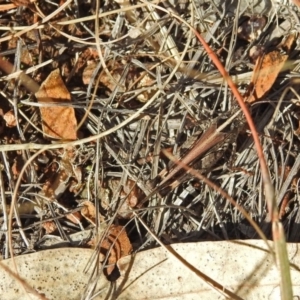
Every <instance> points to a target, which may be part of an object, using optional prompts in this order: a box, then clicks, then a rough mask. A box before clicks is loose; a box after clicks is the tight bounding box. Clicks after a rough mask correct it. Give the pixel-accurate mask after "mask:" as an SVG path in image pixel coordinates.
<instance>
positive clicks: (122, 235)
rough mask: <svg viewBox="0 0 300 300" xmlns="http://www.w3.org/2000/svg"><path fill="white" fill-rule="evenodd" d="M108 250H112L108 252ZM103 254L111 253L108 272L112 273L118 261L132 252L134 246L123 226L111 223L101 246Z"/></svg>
mask: <svg viewBox="0 0 300 300" xmlns="http://www.w3.org/2000/svg"><path fill="white" fill-rule="evenodd" d="M108 251H110V252H109V253H108ZM100 252H101V254H103V255H107V254H108V255H109V257H108V263H107V264H108V267H107V269H106V274H107V275H110V274H111V273H112V271H113V270H114V268H115V264H116V263H117V261H118V260H119V259H120V258H121V257H124V256H126V255H129V254H130V253H131V252H132V246H131V243H130V241H129V239H128V236H127V233H126V231H125V228H124V227H123V226H116V225H111V226H110V228H109V230H108V233H107V235H106V237H105V238H104V240H103V242H102V243H101V246H100Z"/></svg>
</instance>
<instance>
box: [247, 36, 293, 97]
mask: <svg viewBox="0 0 300 300" xmlns="http://www.w3.org/2000/svg"><path fill="white" fill-rule="evenodd" d="M294 40H295V35H292V34H291V35H290V36H289V37H288V38H287V39H286V40H285V42H284V43H283V44H282V45H281V48H283V49H285V50H287V51H289V50H290V48H291V46H292V44H293V42H294ZM288 57H289V55H288V54H282V51H281V50H279V49H276V50H273V51H271V52H269V53H267V54H265V55H263V56H261V57H260V58H258V59H257V60H256V64H255V67H254V70H253V73H252V78H251V85H252V86H253V91H252V92H251V94H250V96H249V97H248V98H247V99H246V102H249V103H253V102H255V101H257V100H259V99H261V98H262V97H263V96H265V95H266V94H267V92H268V91H269V90H270V89H271V88H272V86H273V84H274V82H275V80H276V78H277V76H278V74H279V73H280V71H281V70H282V68H283V66H284V64H285V62H286V61H287V59H288Z"/></svg>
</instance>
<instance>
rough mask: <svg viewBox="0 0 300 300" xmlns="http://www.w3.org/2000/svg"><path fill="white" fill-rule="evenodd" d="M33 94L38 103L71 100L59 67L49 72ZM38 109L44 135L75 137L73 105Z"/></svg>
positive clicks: (63, 137)
mask: <svg viewBox="0 0 300 300" xmlns="http://www.w3.org/2000/svg"><path fill="white" fill-rule="evenodd" d="M35 96H36V98H37V99H38V101H39V103H49V102H58V101H66V100H67V101H71V95H70V93H69V91H68V89H67V88H66V86H65V84H64V82H63V80H62V78H61V76H60V73H59V69H56V70H55V71H53V72H51V73H50V75H49V76H48V77H47V79H46V80H45V81H44V82H43V83H42V85H41V87H40V89H39V91H38V92H37V93H36V94H35ZM40 111H41V115H42V121H43V131H44V133H45V134H46V135H48V136H51V137H52V138H56V139H66V140H75V139H76V137H77V135H76V128H77V121H76V118H75V112H74V108H73V107H64V106H51V107H40Z"/></svg>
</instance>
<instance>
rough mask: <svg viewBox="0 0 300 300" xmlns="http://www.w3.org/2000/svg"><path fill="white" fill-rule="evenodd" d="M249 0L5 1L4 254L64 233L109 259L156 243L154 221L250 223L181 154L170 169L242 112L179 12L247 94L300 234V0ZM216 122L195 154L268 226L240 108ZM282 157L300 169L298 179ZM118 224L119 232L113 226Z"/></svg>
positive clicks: (177, 226)
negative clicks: (250, 1)
mask: <svg viewBox="0 0 300 300" xmlns="http://www.w3.org/2000/svg"><path fill="white" fill-rule="evenodd" d="M254 2H255V5H251V6H250V5H249V6H247V5H246V4H245V2H243V1H241V3H240V5H239V6H238V8H239V9H238V10H237V9H236V8H237V7H236V3H235V4H233V3H229V2H228V3H227V2H224V1H214V2H213V3H212V2H211V1H203V2H201V3H194V2H193V1H192V2H191V3H189V2H188V1H180V2H178V4H176V3H174V2H173V1H164V2H162V3H160V5H161V6H160V8H161V9H159V8H157V7H154V6H152V5H151V4H149V3H145V2H144V1H136V2H135V1H134V3H132V4H128V3H127V2H125V1H112V2H110V1H108V2H107V3H106V4H105V5H103V6H102V5H101V6H100V7H98V10H97V5H96V4H95V5H94V4H91V3H90V2H84V3H82V4H80V5H79V6H77V5H78V3H77V2H74V3H73V2H72V1H52V2H46V1H45V2H44V1H43V2H42V3H37V2H33V3H29V1H25V2H23V1H14V6H17V8H16V9H15V10H11V8H7V7H6V6H5V8H4V10H2V9H1V6H2V5H0V14H1V18H0V19H1V21H0V28H1V30H3V32H4V34H3V35H2V36H1V37H0V42H1V49H0V55H1V60H0V69H1V70H2V74H1V76H2V80H1V82H0V84H1V99H2V101H1V107H0V108H1V110H2V111H3V113H2V114H1V116H0V117H1V124H0V125H1V126H0V129H1V130H0V142H1V145H0V150H1V157H0V159H1V169H2V172H1V176H0V192H1V212H2V219H1V222H2V223H1V227H2V233H1V234H2V238H1V244H0V245H1V249H2V255H3V258H4V259H7V258H9V257H11V256H12V255H24V254H27V253H30V252H34V251H37V252H39V251H41V250H46V249H50V248H55V247H60V246H61V245H64V246H68V247H78V246H81V247H87V248H90V247H95V250H96V252H97V253H101V255H104V256H105V259H104V262H103V265H104V267H105V268H106V269H107V268H108V269H109V268H111V265H114V264H115V263H116V262H117V260H118V259H119V258H120V257H121V256H120V255H119V254H118V253H121V252H122V250H120V249H122V247H124V249H125V248H126V249H127V250H126V251H123V252H124V253H123V254H124V255H127V254H129V253H130V252H131V251H140V250H143V249H149V248H153V247H155V246H156V245H157V244H156V241H155V240H154V238H153V234H155V235H157V236H158V237H159V238H160V239H161V241H162V242H163V243H166V244H169V243H174V242H191V241H197V242H199V241H215V240H224V239H249V238H254V237H257V234H256V233H255V231H254V230H253V228H252V227H251V226H250V224H249V223H248V222H247V221H246V219H245V218H244V216H243V215H242V214H241V212H240V211H239V210H237V209H236V207H234V206H233V205H232V204H230V202H229V201H228V200H227V199H226V198H224V197H222V196H221V194H220V193H219V192H218V191H216V190H215V189H213V188H212V187H211V186H209V185H207V184H205V183H204V182H202V181H199V180H197V179H196V178H194V177H193V176H191V175H190V174H188V172H185V171H184V170H183V169H180V170H179V171H178V172H176V173H171V172H172V170H174V168H176V159H182V158H183V157H185V156H186V155H187V153H189V152H190V151H191V150H193V146H194V145H195V141H197V140H199V139H200V138H201V136H202V137H203V136H204V137H205V134H208V133H211V132H212V133H214V130H217V129H218V128H220V126H222V124H225V123H226V121H227V120H228V119H230V117H231V116H233V115H234V114H235V113H237V112H238V107H237V105H236V104H235V99H234V97H233V95H232V93H231V91H230V90H229V89H228V88H227V86H226V85H225V84H224V79H223V78H222V77H221V76H220V75H219V73H218V72H217V71H216V68H215V67H214V65H213V64H212V63H211V61H210V59H209V57H208V55H207V53H206V52H205V51H204V49H203V47H202V46H201V45H200V44H199V42H198V41H197V40H196V39H195V37H194V35H193V34H192V32H191V31H190V30H189V29H188V27H187V26H186V25H185V24H184V23H182V22H180V21H179V20H178V19H177V18H175V17H174V15H176V16H180V17H181V18H182V19H184V20H185V21H186V22H188V23H189V24H191V25H192V26H193V27H195V28H197V30H198V31H199V32H200V33H201V34H202V35H203V36H204V37H205V40H206V41H207V42H208V43H209V45H210V46H211V48H212V49H213V51H214V52H215V53H216V54H217V55H218V57H219V58H220V59H221V61H222V62H223V64H224V65H225V66H226V69H227V70H228V72H229V73H230V75H231V76H232V78H233V79H234V81H235V83H236V85H237V86H238V88H239V90H240V92H241V93H243V94H244V95H245V99H246V97H249V95H251V96H250V98H249V100H248V102H249V107H250V108H251V114H252V117H253V119H254V122H255V124H256V126H257V130H258V132H259V133H260V138H261V143H262V145H264V149H265V155H266V157H267V161H268V164H269V168H270V174H271V176H272V178H273V184H274V186H275V189H276V191H277V194H280V195H281V199H282V201H280V203H278V207H279V208H281V216H282V222H283V224H284V226H285V229H286V234H287V240H288V241H290V242H298V239H299V238H298V234H297V232H298V224H299V209H298V190H297V184H293V185H292V183H291V182H292V180H294V181H293V182H295V180H296V179H297V178H298V175H299V174H298V172H299V170H298V167H297V166H298V163H297V161H298V159H297V153H298V148H299V134H298V133H297V132H299V128H298V127H299V112H298V109H299V103H298V102H299V96H298V86H297V85H293V81H294V80H295V78H296V77H297V72H298V63H299V62H298V60H297V55H298V53H299V45H298V39H297V32H298V31H297V25H295V24H299V14H300V13H299V11H298V8H297V7H296V6H294V5H292V4H289V5H288V6H283V5H282V4H281V3H280V2H278V1H263V3H262V2H261V1H254ZM129 5H131V6H129ZM5 9H6V10H5ZM167 12H169V13H167ZM39 20H40V22H39ZM95 20H97V21H95ZM11 24H13V25H11ZM95 36H97V38H95ZM290 36H293V37H294V40H293V42H292V43H291V44H290V46H289V48H288V49H287V48H286V47H283V46H282V45H283V44H284V41H285V40H286V39H288V37H290ZM12 39H13V42H9V41H10V40H12ZM25 54H26V55H25ZM21 71H22V72H21ZM7 76H8V77H7ZM291 87H292V88H291ZM139 109H140V110H141V112H140V113H138V114H137V115H136V117H135V118H134V119H133V120H131V121H130V122H129V123H128V124H125V125H124V126H122V127H120V128H118V129H117V130H115V129H114V128H115V127H116V126H119V125H120V124H123V122H124V123H126V121H127V120H129V119H130V117H131V116H132V115H133V114H135V113H137V111H138V110H139ZM240 115H241V114H240ZM104 132H108V134H107V135H106V136H105V137H102V138H100V139H98V138H96V136H97V135H99V134H101V133H104ZM221 134H222V135H219V137H220V138H219V139H217V140H216V141H212V144H211V145H210V147H208V149H206V148H205V150H204V151H202V152H203V153H202V155H201V157H195V158H193V159H191V161H189V162H188V163H189V166H190V167H192V168H194V169H196V170H198V171H199V172H200V173H201V174H203V175H205V176H206V177H207V178H209V179H210V180H211V181H213V182H214V183H215V184H217V185H218V186H219V187H221V188H222V189H223V190H225V191H227V192H228V194H229V195H231V196H232V197H233V198H234V199H235V200H236V201H237V202H238V204H239V205H241V206H242V207H243V208H244V209H245V210H246V211H247V212H248V213H249V214H250V215H251V217H252V219H253V220H254V221H256V222H257V223H258V224H259V226H260V227H261V228H262V229H263V232H264V233H265V235H266V236H267V237H268V238H271V236H270V233H269V229H270V222H269V216H268V211H267V209H266V203H265V200H264V194H263V189H262V188H261V180H262V179H261V173H260V170H259V168H258V158H257V154H256V152H255V151H254V150H253V142H252V138H251V135H249V132H248V131H247V126H245V121H244V120H243V118H242V116H239V117H237V118H236V119H233V120H232V121H231V123H230V124H228V125H226V126H225V125H224V128H223V131H222V132H221ZM216 136H218V135H216ZM223 136H224V138H223ZM93 137H95V138H93ZM221 137H222V138H221ZM225 137H226V138H225ZM85 138H91V139H90V141H89V142H86V143H85V142H83V141H82V140H83V139H85ZM72 140H73V141H74V140H75V141H76V145H75V146H74V144H72V143H70V142H69V143H68V141H72ZM77 141H78V143H77ZM81 141H82V142H81ZM214 142H215V143H214ZM20 145H21V146H20ZM56 145H57V146H56ZM17 146H18V149H19V150H16V148H17ZM5 147H6V148H5ZM39 147H40V148H41V147H43V151H41V152H40V153H39V152H37V149H38V148H39ZM5 149H6V150H5ZM7 149H9V151H7ZM165 149H168V150H169V151H170V152H171V153H172V154H173V155H174V157H175V158H174V162H173V163H172V162H170V161H169V159H167V157H166V156H165V155H164V154H163V151H164V150H165ZM34 155H36V158H34V159H32V161H31V160H30V159H31V158H33V156H34ZM28 161H30V163H28ZM186 161H187V160H186ZM293 166H295V168H294V169H297V170H296V171H295V170H294V169H293ZM296 167H297V168H296ZM23 168H25V172H24V173H23V175H22V177H21V178H20V182H18V181H17V180H18V178H19V177H20V174H21V173H20V172H21V171H22V169H23ZM287 169H293V170H294V171H293V178H292V179H291V178H289V179H287V177H288V176H286V170H287ZM170 173H171V174H173V175H174V176H173V177H172V178H169V177H170V176H169V177H168V174H170ZM165 178H167V180H165V181H164V179H165ZM286 180H289V181H288V182H286ZM285 182H286V184H285ZM162 191H163V192H162ZM14 192H15V194H16V201H17V202H16V208H17V209H16V212H17V214H16V215H13V219H12V226H11V228H10V229H9V230H10V231H11V237H10V235H9V234H8V233H7V229H8V228H9V226H8V225H9V222H8V221H9V220H8V214H9V213H10V212H11V203H12V202H13V200H14V199H13V197H14V196H13V193H14ZM283 199H284V202H283ZM22 207H23V208H24V209H22ZM137 215H138V217H139V218H141V219H142V220H143V221H144V222H145V223H146V224H147V226H148V228H151V232H150V231H149V230H148V229H146V228H145V226H143V224H142V223H141V222H140V221H139V218H138V217H137ZM113 228H115V229H116V228H118V230H120V231H118V232H114V233H113V234H112V233H111V230H112V229H113ZM125 231H126V238H125V237H124V239H123V240H122V241H121V239H118V238H117V236H118V234H120V235H121V233H120V232H122V234H123V232H124V234H125ZM76 234H82V236H84V238H83V237H82V240H80V238H79V239H78V237H77V236H76V238H73V237H74V235H76ZM85 234H86V235H85ZM112 236H113V237H112ZM112 240H114V242H112ZM95 241H97V242H98V243H99V244H97V243H95ZM101 241H102V243H104V244H105V243H107V241H110V243H111V245H110V246H107V245H106V246H105V247H104V246H103V247H102V246H101ZM10 243H11V245H12V249H13V253H11V250H9V244H10ZM120 243H121V245H119V244H120ZM123 243H124V245H123ZM129 243H130V244H129ZM114 244H118V245H119V246H120V248H114V247H115V246H114ZM101 247H102V248H105V251H102V252H101ZM114 249H115V250H114ZM102 250H103V249H102ZM114 251H115V252H114ZM100 269H101V268H100ZM100 273H101V272H100ZM89 289H91V290H92V284H90V285H89V287H87V290H86V293H88V290H89Z"/></svg>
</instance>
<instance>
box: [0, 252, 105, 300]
mask: <svg viewBox="0 0 300 300" xmlns="http://www.w3.org/2000/svg"><path fill="white" fill-rule="evenodd" d="M93 253H94V251H93V250H91V249H80V248H60V249H53V250H46V251H39V252H36V253H32V254H27V255H21V256H18V257H15V261H16V264H17V267H18V271H19V274H20V276H21V278H23V279H24V280H25V281H26V282H27V283H28V284H29V285H30V286H31V287H32V288H34V289H35V290H36V291H37V292H38V293H39V294H41V295H43V296H44V297H46V298H47V299H49V300H54V299H81V298H82V296H83V294H84V290H85V288H86V287H87V286H88V284H89V282H91V281H92V280H93V278H95V277H94V276H93V274H92V273H93V271H92V268H89V269H88V270H85V268H86V266H87V265H88V264H89V260H90V258H91V257H92V255H93ZM1 263H2V264H4V265H5V266H7V267H8V268H9V269H10V270H11V271H14V267H13V262H12V259H7V260H2V261H1ZM94 275H95V274H94ZM0 277H1V282H0V295H1V300H17V299H38V298H36V296H33V295H32V294H31V293H28V292H26V290H25V289H24V288H23V287H22V286H21V283H20V282H18V281H17V280H16V279H14V278H13V277H11V275H9V274H8V273H7V272H5V270H3V268H1V266H0ZM108 289H109V283H108V282H107V280H106V278H105V276H101V278H99V279H97V287H96V291H95V292H99V291H101V290H102V293H103V292H104V293H107V290H108ZM28 295H29V296H30V297H29V298H28ZM101 298H102V297H99V296H98V297H95V298H93V299H101ZM39 299H40V298H39Z"/></svg>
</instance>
